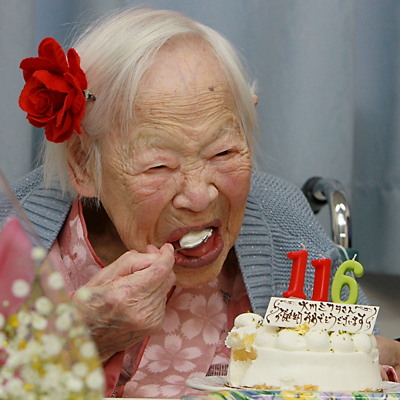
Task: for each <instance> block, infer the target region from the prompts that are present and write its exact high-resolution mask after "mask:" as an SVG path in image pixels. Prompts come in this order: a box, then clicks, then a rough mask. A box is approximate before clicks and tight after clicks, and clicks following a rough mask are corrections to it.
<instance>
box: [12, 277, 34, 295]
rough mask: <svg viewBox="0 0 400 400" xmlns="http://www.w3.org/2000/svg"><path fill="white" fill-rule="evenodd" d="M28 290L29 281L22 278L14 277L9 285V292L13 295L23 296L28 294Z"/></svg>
mask: <svg viewBox="0 0 400 400" xmlns="http://www.w3.org/2000/svg"><path fill="white" fill-rule="evenodd" d="M29 291H30V286H29V283H28V282H26V281H24V280H23V279H16V280H15V281H14V282H13V284H12V285H11V292H12V294H13V295H14V296H15V297H18V298H22V297H25V296H27V295H28V293H29Z"/></svg>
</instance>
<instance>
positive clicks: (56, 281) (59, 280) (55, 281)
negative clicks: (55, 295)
mask: <svg viewBox="0 0 400 400" xmlns="http://www.w3.org/2000/svg"><path fill="white" fill-rule="evenodd" d="M48 284H49V286H50V287H51V288H52V289H54V290H58V289H62V288H63V287H64V280H63V277H62V276H61V274H60V273H58V272H52V273H51V274H50V276H49V279H48Z"/></svg>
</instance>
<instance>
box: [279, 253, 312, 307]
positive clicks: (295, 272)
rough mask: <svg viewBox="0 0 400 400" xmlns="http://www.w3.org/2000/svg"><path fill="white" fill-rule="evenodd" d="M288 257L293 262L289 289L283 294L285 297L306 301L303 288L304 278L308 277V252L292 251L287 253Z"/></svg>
mask: <svg viewBox="0 0 400 400" xmlns="http://www.w3.org/2000/svg"><path fill="white" fill-rule="evenodd" d="M286 257H287V258H290V259H291V260H293V261H292V273H291V275H290V283H289V288H288V290H287V291H286V292H285V293H283V297H297V298H299V299H305V298H306V295H305V294H304V292H303V287H304V277H305V275H306V266H307V258H308V252H307V251H306V250H299V251H291V252H289V253H287V255H286Z"/></svg>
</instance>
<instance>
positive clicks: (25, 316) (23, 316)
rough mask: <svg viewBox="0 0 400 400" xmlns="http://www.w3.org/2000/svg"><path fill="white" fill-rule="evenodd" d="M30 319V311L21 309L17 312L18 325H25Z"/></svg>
mask: <svg viewBox="0 0 400 400" xmlns="http://www.w3.org/2000/svg"><path fill="white" fill-rule="evenodd" d="M31 321H32V318H31V314H30V313H28V312H26V311H22V310H21V311H20V312H19V313H18V323H19V325H20V326H21V325H23V326H27V325H29V324H30V323H31Z"/></svg>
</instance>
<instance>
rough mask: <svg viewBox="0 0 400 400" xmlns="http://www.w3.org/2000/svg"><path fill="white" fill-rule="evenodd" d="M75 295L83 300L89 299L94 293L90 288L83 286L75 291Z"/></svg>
mask: <svg viewBox="0 0 400 400" xmlns="http://www.w3.org/2000/svg"><path fill="white" fill-rule="evenodd" d="M75 296H76V297H77V298H78V299H79V300H81V301H88V300H90V298H91V297H92V294H91V292H90V290H89V289H88V288H85V287H81V288H80V289H78V290H77V291H76V292H75Z"/></svg>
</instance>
